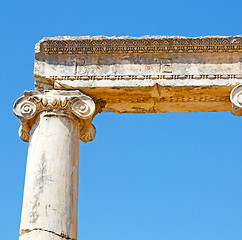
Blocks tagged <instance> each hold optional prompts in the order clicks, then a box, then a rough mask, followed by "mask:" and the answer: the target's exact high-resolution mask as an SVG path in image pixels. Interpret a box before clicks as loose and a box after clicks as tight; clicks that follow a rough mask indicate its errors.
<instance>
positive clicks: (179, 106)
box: [34, 36, 242, 113]
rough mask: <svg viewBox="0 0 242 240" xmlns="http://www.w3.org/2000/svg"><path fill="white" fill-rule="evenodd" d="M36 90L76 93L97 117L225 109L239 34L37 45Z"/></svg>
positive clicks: (236, 66)
mask: <svg viewBox="0 0 242 240" xmlns="http://www.w3.org/2000/svg"><path fill="white" fill-rule="evenodd" d="M34 74H35V81H36V89H37V90H40V91H41V90H43V89H62V90H65V89H78V90H81V91H82V92H83V93H85V94H87V95H89V96H91V97H92V98H93V99H94V101H95V102H96V104H97V106H99V107H100V109H101V111H103V112H118V113H122V112H131V113H139V112H141V113H142V112H190V111H195V112H199V111H202V112H208V111H231V103H230V97H229V96H230V92H231V90H232V89H233V88H234V87H235V86H236V85H238V84H240V83H241V82H242V37H241V36H235V37H218V36H214V37H200V38H185V37H162V36H157V37H154V36H144V37H140V38H133V37H104V36H97V37H56V38H44V39H43V40H41V41H40V42H39V43H38V44H37V45H36V52H35V70H34Z"/></svg>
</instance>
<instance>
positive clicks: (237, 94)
mask: <svg viewBox="0 0 242 240" xmlns="http://www.w3.org/2000/svg"><path fill="white" fill-rule="evenodd" d="M230 101H231V102H232V111H231V112H232V114H233V115H235V116H239V117H240V116H242V84H240V85H238V86H237V87H235V88H234V89H233V90H232V91H231V94H230Z"/></svg>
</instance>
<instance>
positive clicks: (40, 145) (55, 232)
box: [14, 90, 96, 240]
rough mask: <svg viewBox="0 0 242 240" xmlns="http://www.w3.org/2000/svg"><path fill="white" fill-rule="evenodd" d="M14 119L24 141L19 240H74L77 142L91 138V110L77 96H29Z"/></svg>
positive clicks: (59, 93) (75, 93) (87, 99)
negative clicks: (18, 121)
mask: <svg viewBox="0 0 242 240" xmlns="http://www.w3.org/2000/svg"><path fill="white" fill-rule="evenodd" d="M14 113H15V115H16V116H17V117H19V118H20V120H21V123H22V124H21V127H20V131H19V133H20V137H21V138H22V139H23V140H24V141H29V150H28V160H27V169H26V177H25V188H24V199H23V207H22V217H21V226H20V238H19V239H20V240H43V239H48V240H58V239H77V208H78V162H79V139H81V140H82V141H84V142H88V141H91V140H93V139H94V137H95V133H96V130H95V127H94V126H93V125H92V124H91V121H92V119H93V116H94V115H95V104H94V102H93V100H92V99H91V98H90V97H88V96H85V95H84V94H82V93H80V92H79V91H57V90H52V91H45V92H42V93H41V92H35V91H31V92H25V95H24V96H23V97H21V98H19V99H18V100H17V101H16V103H15V105H14Z"/></svg>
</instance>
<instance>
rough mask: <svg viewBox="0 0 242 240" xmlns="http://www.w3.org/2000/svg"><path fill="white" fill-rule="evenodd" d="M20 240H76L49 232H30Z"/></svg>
mask: <svg viewBox="0 0 242 240" xmlns="http://www.w3.org/2000/svg"><path fill="white" fill-rule="evenodd" d="M19 240H76V239H75V238H70V237H68V236H64V235H60V234H57V233H54V232H49V231H47V230H30V231H29V232H27V233H24V234H23V235H21V236H20V237H19Z"/></svg>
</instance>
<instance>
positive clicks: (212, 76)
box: [50, 74, 242, 81]
mask: <svg viewBox="0 0 242 240" xmlns="http://www.w3.org/2000/svg"><path fill="white" fill-rule="evenodd" d="M50 79H51V80H53V81H56V80H70V81H74V80H85V81H90V80H156V79H163V80H167V81H170V80H187V79H194V80H200V79H201V80H203V79H209V80H216V79H224V80H226V79H242V74H202V75H174V74H161V75H99V76H50Z"/></svg>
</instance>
